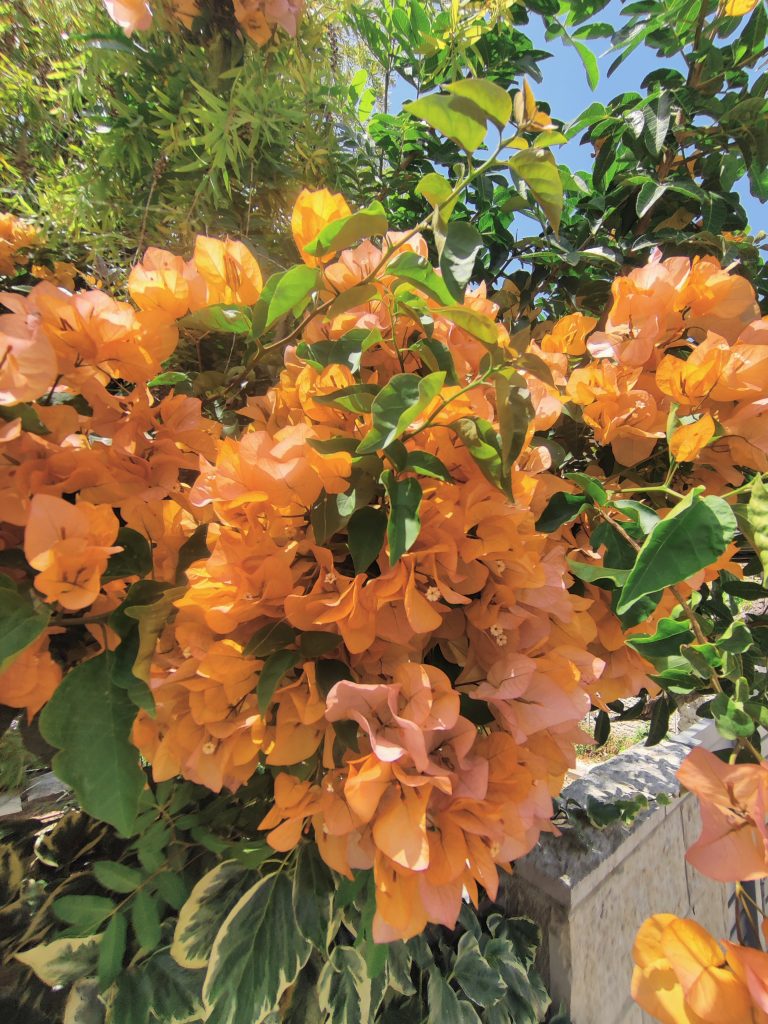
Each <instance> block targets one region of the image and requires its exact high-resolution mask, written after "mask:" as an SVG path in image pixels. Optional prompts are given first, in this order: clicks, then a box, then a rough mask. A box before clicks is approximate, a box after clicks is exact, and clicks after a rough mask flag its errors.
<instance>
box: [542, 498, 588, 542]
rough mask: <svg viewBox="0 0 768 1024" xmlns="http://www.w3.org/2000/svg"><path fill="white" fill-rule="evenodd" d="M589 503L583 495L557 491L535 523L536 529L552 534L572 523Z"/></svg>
mask: <svg viewBox="0 0 768 1024" xmlns="http://www.w3.org/2000/svg"><path fill="white" fill-rule="evenodd" d="M590 506H591V502H590V501H588V500H587V499H586V498H585V497H584V495H583V494H566V493H565V492H562V491H559V492H558V493H557V494H553V495H552V497H551V498H550V499H549V501H548V502H547V506H546V508H545V509H544V511H543V512H542V513H541V515H540V516H539V518H538V520H537V521H536V529H537V530H538V531H539V532H540V533H554V531H555V530H559V529H560V527H561V526H565V524H566V523H572V522H573V520H574V519H577V518H578V517H579V516H580V515H581V513H582V512H583V511H584V509H585V508H589V507H590Z"/></svg>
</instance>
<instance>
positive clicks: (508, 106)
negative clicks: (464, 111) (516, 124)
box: [443, 78, 512, 128]
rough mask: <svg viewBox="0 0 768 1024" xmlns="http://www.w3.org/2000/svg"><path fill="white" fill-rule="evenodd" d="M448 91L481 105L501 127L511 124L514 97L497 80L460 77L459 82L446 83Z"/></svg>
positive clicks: (486, 114) (488, 115)
mask: <svg viewBox="0 0 768 1024" xmlns="http://www.w3.org/2000/svg"><path fill="white" fill-rule="evenodd" d="M443 88H444V89H445V91H446V92H449V93H452V94H453V95H454V96H463V97H464V99H467V100H470V101H471V102H472V103H474V104H475V106H476V107H479V108H480V110H482V112H483V113H484V114H485V116H486V117H487V118H488V119H489V120H490V121H493V123H494V124H495V125H497V126H498V127H499V128H504V126H505V125H507V124H509V121H510V118H511V117H512V97H511V96H510V95H509V93H508V92H507V91H506V90H505V89H502V87H501V86H500V85H496V83H495V82H489V81H488V79H486V78H460V79H459V80H458V81H457V82H452V83H451V84H450V85H444V86H443Z"/></svg>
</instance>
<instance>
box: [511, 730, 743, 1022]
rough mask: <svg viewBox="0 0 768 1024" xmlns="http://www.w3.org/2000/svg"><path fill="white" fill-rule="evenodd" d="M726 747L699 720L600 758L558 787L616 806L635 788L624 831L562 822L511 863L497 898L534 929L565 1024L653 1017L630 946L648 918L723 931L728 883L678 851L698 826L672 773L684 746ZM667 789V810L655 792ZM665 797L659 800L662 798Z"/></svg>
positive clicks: (574, 796)
mask: <svg viewBox="0 0 768 1024" xmlns="http://www.w3.org/2000/svg"><path fill="white" fill-rule="evenodd" d="M695 745H703V746H707V747H710V748H713V749H715V748H717V747H721V746H723V740H722V738H720V737H718V735H717V733H716V731H715V730H714V728H713V727H712V726H711V725H708V724H703V725H698V726H695V727H694V728H692V729H690V730H688V731H687V732H684V733H680V734H679V735H678V736H676V737H675V738H674V739H672V740H669V741H667V742H665V743H662V744H659V745H658V746H656V747H639V748H635V749H633V750H630V751H628V752H626V753H625V754H622V755H620V756H618V757H616V758H613V759H612V760H611V761H608V762H605V763H604V764H600V765H596V766H595V767H594V768H593V769H592V770H591V771H590V772H589V773H588V774H587V775H585V776H584V777H583V778H580V779H577V780H576V781H575V782H572V783H571V784H570V785H569V786H567V787H566V788H565V790H564V791H563V799H564V800H566V801H574V802H575V803H576V804H578V805H581V806H584V805H585V804H586V802H587V800H588V798H589V797H590V796H591V797H594V798H596V799H598V800H600V801H602V802H607V803H614V802H616V801H617V800H622V799H627V798H629V797H632V796H635V795H636V794H637V793H642V794H644V795H645V796H647V797H648V798H649V801H650V806H649V808H648V810H646V811H643V812H642V813H641V814H640V815H639V816H638V817H637V818H636V819H635V820H634V822H633V823H632V825H631V826H623V825H612V826H610V827H609V828H606V829H602V830H600V829H596V828H592V827H591V826H589V825H586V826H584V827H582V826H581V825H578V826H576V827H572V828H567V829H564V830H563V834H562V835H561V836H559V837H555V836H543V837H542V840H541V842H540V843H539V845H538V846H537V847H536V849H535V850H533V851H532V853H530V854H529V855H528V856H527V857H525V858H523V859H522V860H520V861H518V863H517V864H516V865H515V870H514V873H513V875H512V876H510V877H509V878H508V879H507V880H506V882H505V884H504V886H503V889H502V894H501V896H500V900H501V901H502V903H503V905H504V906H505V909H506V910H507V911H508V912H509V913H510V914H515V913H516V914H520V913H523V914H525V915H526V916H528V917H531V918H532V919H533V920H535V921H536V922H537V923H538V924H539V926H540V928H541V930H542V947H541V952H540V969H541V971H542V974H543V976H544V979H545V981H546V982H547V985H548V988H549V991H550V993H551V995H552V998H553V1001H554V1003H555V1004H556V1005H557V1004H558V1003H560V1004H561V1005H562V1006H563V1007H564V1008H565V1009H566V1010H567V1011H568V1012H569V1014H570V1017H571V1020H572V1022H573V1024H651V1018H649V1017H648V1016H647V1014H644V1013H643V1012H642V1011H641V1010H640V1009H639V1007H637V1006H636V1004H635V1003H634V1002H633V1001H632V998H631V996H630V994H629V992H630V978H631V975H632V955H631V951H632V944H633V942H634V938H635V934H636V932H637V929H638V928H639V926H640V924H641V923H642V922H643V921H644V920H645V918H646V917H648V916H649V915H650V914H652V913H660V912H668V913H673V914H678V915H679V916H681V917H695V918H696V920H697V921H699V922H700V923H701V924H702V925H704V927H705V928H708V929H709V930H710V931H711V932H712V933H713V934H714V935H715V936H718V937H729V936H730V935H731V933H732V929H733V920H732V916H733V908H732V907H730V908H729V905H728V899H729V896H730V892H729V887H728V886H725V885H721V884H718V883H716V882H711V881H709V880H708V879H706V878H704V877H703V876H702V875H699V874H697V872H695V871H694V870H693V868H691V867H689V865H688V864H687V862H686V861H685V851H686V849H687V847H688V846H690V844H691V843H692V842H693V841H694V840H695V839H696V838H697V836H698V833H699V821H698V809H697V803H696V801H695V799H694V798H693V797H691V796H690V795H687V794H686V795H685V796H682V797H681V796H680V795H679V786H678V783H677V780H676V778H675V773H676V771H677V769H678V768H679V766H680V763H681V762H682V760H683V758H684V757H685V755H686V754H687V753H688V751H689V750H690V749H691V747H692V746H695ZM659 794H666V796H667V797H670V798H671V800H670V802H669V803H666V804H664V805H660V804H658V802H656V800H655V798H656V797H657V796H658V795H659ZM662 799H664V798H662Z"/></svg>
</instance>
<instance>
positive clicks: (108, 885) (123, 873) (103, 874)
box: [92, 860, 142, 893]
mask: <svg viewBox="0 0 768 1024" xmlns="http://www.w3.org/2000/svg"><path fill="white" fill-rule="evenodd" d="M92 870H93V873H94V875H95V877H96V881H97V882H98V883H99V885H101V886H103V887H104V888H105V889H110V890H111V891H112V892H120V893H127V892H133V890H134V889H136V888H138V887H139V886H140V885H141V880H142V874H141V872H140V871H137V870H136V868H129V867H128V865H127V864H119V863H118V862H117V861H116V860H97V861H96V863H95V864H94V865H93V868H92Z"/></svg>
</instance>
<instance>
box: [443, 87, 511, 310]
mask: <svg viewBox="0 0 768 1024" xmlns="http://www.w3.org/2000/svg"><path fill="white" fill-rule="evenodd" d="M486 84H490V83H486ZM500 91H503V90H500ZM504 95H505V96H506V93H504ZM510 102H511V101H510ZM482 247H483V236H482V235H481V234H480V232H479V231H478V230H477V228H476V227H474V226H473V225H472V224H468V223H467V221H464V220H455V221H451V223H450V224H449V225H448V227H447V229H446V232H445V240H444V242H443V251H442V252H441V254H440V270H441V271H442V273H443V280H444V281H445V283H446V285H447V286H448V290H449V292H450V294H451V298H452V299H454V300H455V301H456V302H463V301H464V292H465V291H466V287H467V285H468V284H469V282H470V281H471V279H472V271H473V270H474V267H475V259H476V257H477V254H478V253H479V252H480V250H481V249H482ZM438 301H440V300H438ZM443 301H444V300H443ZM449 301H450V300H449Z"/></svg>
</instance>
